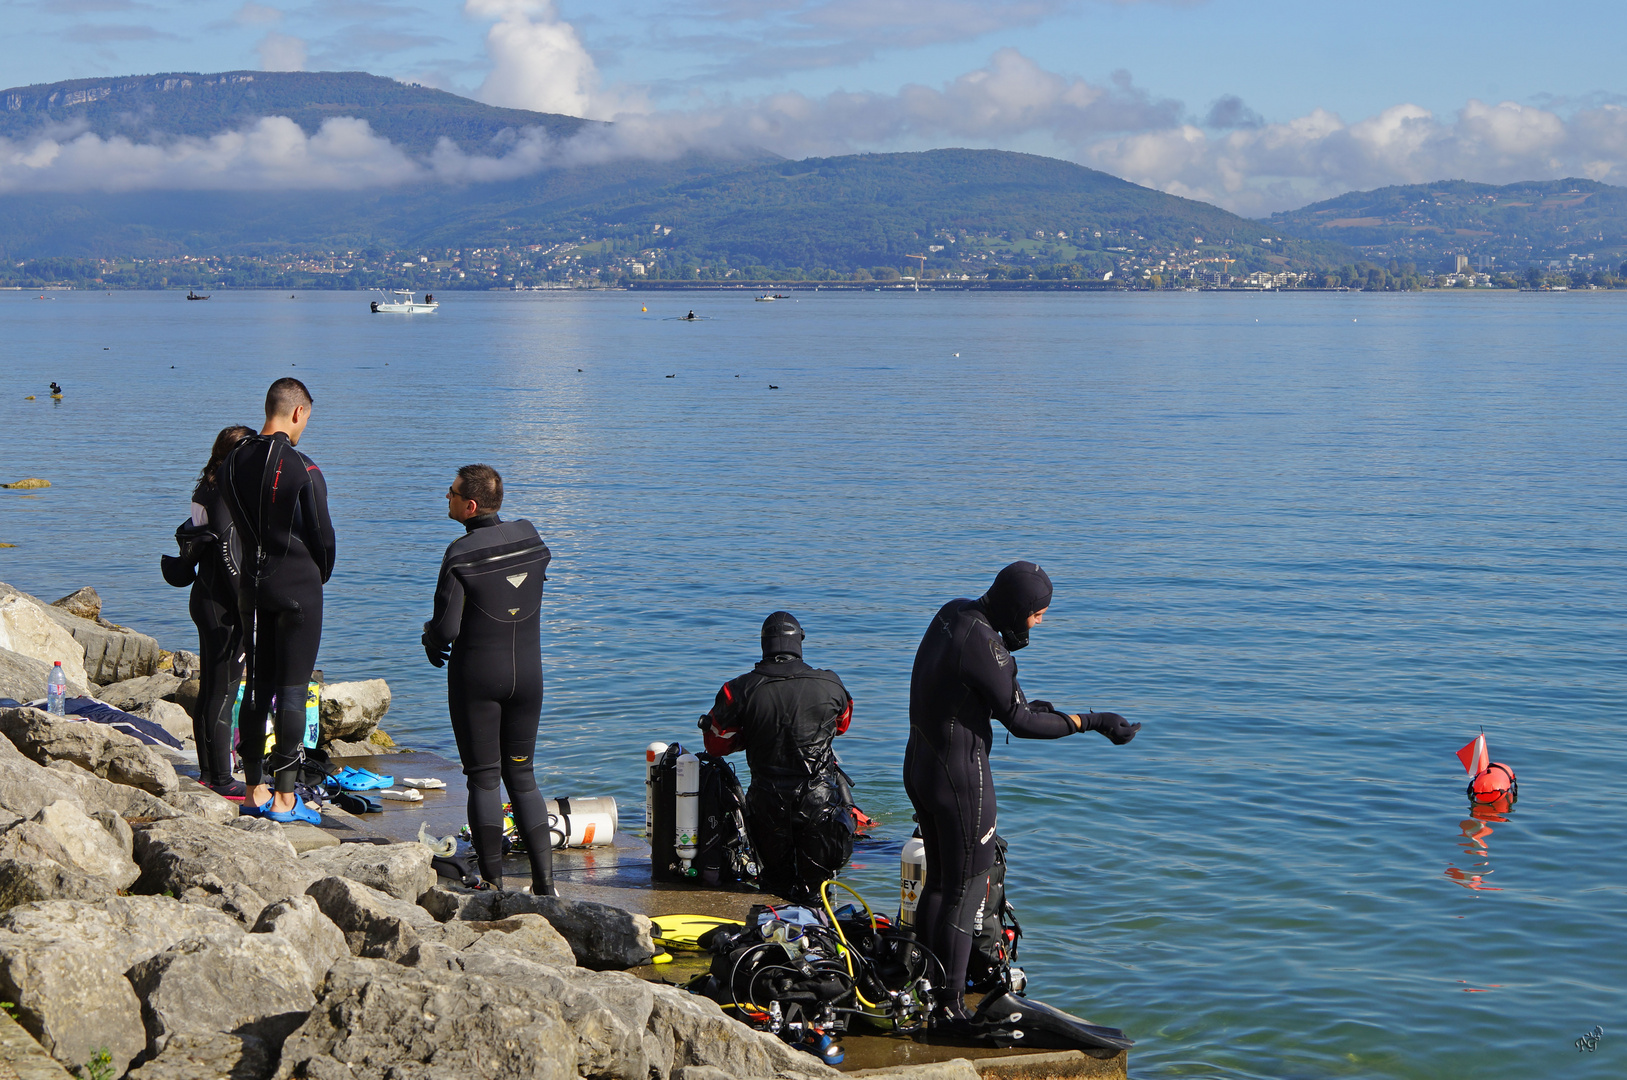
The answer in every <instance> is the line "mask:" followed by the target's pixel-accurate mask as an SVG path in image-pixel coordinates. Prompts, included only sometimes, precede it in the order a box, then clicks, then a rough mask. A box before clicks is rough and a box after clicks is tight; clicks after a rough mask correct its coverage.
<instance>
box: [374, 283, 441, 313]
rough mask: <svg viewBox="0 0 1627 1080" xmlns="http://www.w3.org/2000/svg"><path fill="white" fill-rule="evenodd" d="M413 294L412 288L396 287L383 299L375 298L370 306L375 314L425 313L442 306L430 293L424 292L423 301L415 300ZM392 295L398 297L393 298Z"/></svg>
mask: <svg viewBox="0 0 1627 1080" xmlns="http://www.w3.org/2000/svg"><path fill="white" fill-rule="evenodd" d="M381 295H383V294H382V293H381ZM412 295H413V294H412V290H411V289H396V290H395V291H394V292H392V293H390V294H389V296H385V298H384V299H383V300H374V301H373V302H372V303H371V304H370V305H368V306H369V309H370V310H371V311H372V312H373V314H375V315H425V314H429V313H431V312H433V311H435V309H436V308H438V307H440V306H441V305H440V304H438V303H436V301H435V297H434V296H432V295H430V294H429V293H425V294H424V299H423V301H422V302H419V301H417V300H414V299H413V298H412ZM390 296H394V297H397V299H395V300H391V299H390Z"/></svg>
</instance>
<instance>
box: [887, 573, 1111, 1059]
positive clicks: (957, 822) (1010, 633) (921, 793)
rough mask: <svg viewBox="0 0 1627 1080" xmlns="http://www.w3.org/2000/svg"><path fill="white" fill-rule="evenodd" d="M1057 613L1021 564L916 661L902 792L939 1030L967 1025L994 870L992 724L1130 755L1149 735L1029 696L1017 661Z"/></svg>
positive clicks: (949, 608)
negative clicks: (1128, 747) (936, 981)
mask: <svg viewBox="0 0 1627 1080" xmlns="http://www.w3.org/2000/svg"><path fill="white" fill-rule="evenodd" d="M1050 603H1051V579H1050V577H1049V576H1047V575H1046V573H1045V571H1044V570H1042V569H1040V568H1039V567H1038V566H1037V565H1035V564H1034V563H1031V562H1015V563H1012V564H1011V565H1010V566H1008V567H1006V568H1005V569H1004V570H1001V571H1000V573H999V576H997V577H996V578H995V579H994V584H993V585H992V586H991V587H990V588H989V591H988V592H986V593H984V594H983V596H982V597H980V598H979V599H977V600H964V599H962V600H951V601H949V603H947V604H945V605H944V606H943V607H941V608H939V609H938V613H937V614H936V615H934V616H933V617H932V624H931V625H930V626H928V627H927V631H926V635H925V636H924V637H923V638H922V639H921V646H920V648H919V649H918V650H917V651H916V653H915V669H914V671H913V672H912V673H911V676H910V737H909V744H908V746H907V747H906V748H905V751H904V789H905V791H907V792H908V793H909V797H910V802H911V803H913V804H914V805H915V815H916V820H917V821H919V822H920V825H921V838H922V839H923V840H924V841H925V842H926V865H927V869H926V880H925V882H923V884H922V889H921V896H920V902H919V906H918V907H917V909H916V916H915V924H916V926H917V927H918V928H919V931H920V934H921V938H922V942H923V944H925V945H926V947H927V948H928V949H930V950H931V951H932V952H933V954H934V955H936V956H937V957H938V958H939V959H940V960H941V961H942V962H943V965H944V971H945V985H944V990H945V996H944V998H943V999H940V1001H939V1003H938V1005H939V1008H940V1010H941V1012H940V1014H939V1018H940V1020H942V1021H944V1022H946V1023H947V1024H949V1025H951V1026H954V1025H963V1024H965V1023H966V1022H967V1020H968V1014H967V1012H966V965H967V962H968V961H969V960H970V958H971V950H972V938H973V936H974V935H975V934H976V932H977V918H978V913H979V910H980V909H981V907H982V905H983V901H984V898H985V897H986V896H987V895H988V888H989V871H990V869H992V868H993V866H994V829H995V801H994V777H993V775H992V774H991V773H990V771H989V747H990V745H991V744H992V743H993V741H994V729H993V726H992V725H991V723H990V721H991V720H992V719H997V720H999V721H1000V723H1002V724H1004V725H1005V727H1006V730H1008V731H1010V732H1011V733H1012V734H1013V735H1015V736H1017V737H1018V738H1019V739H1060V738H1062V737H1064V736H1067V735H1073V734H1075V733H1077V732H1082V731H1100V732H1101V733H1102V734H1103V735H1105V736H1107V737H1108V738H1109V739H1111V740H1112V741H1113V742H1114V743H1115V744H1117V745H1121V746H1122V745H1123V744H1124V743H1127V742H1129V741H1130V740H1131V739H1133V738H1135V733H1136V732H1137V731H1138V730H1140V728H1141V725H1140V724H1132V723H1130V722H1129V721H1128V720H1126V719H1125V718H1124V717H1122V716H1120V715H1119V714H1117V713H1064V712H1062V711H1061V710H1059V709H1056V708H1053V707H1052V705H1051V703H1050V702H1048V701H1029V700H1028V699H1027V698H1026V697H1024V696H1023V690H1022V687H1021V686H1019V685H1018V684H1017V661H1016V660H1015V659H1013V657H1012V655H1011V654H1012V653H1013V652H1015V651H1016V650H1018V649H1021V648H1023V647H1025V646H1026V645H1027V644H1028V632H1029V631H1030V630H1031V629H1033V628H1034V627H1035V626H1037V625H1038V624H1039V622H1040V620H1041V619H1043V618H1044V616H1045V609H1046V608H1047V607H1049V606H1050Z"/></svg>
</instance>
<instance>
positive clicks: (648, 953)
mask: <svg viewBox="0 0 1627 1080" xmlns="http://www.w3.org/2000/svg"><path fill="white" fill-rule="evenodd" d="M501 895H502V898H501V899H500V900H499V901H498V903H497V917H498V918H501V919H506V918H509V917H511V916H514V915H523V914H527V913H530V914H535V915H541V916H542V917H543V918H545V919H547V920H548V922H549V923H550V924H552V926H553V928H554V929H555V930H557V931H559V933H560V935H561V936H562V937H563V938H564V939H565V940H566V942H568V943H569V944H570V947H571V952H572V953H573V954H574V955H575V956H576V962H577V964H579V965H580V966H582V967H585V968H591V969H592V970H594V971H620V970H622V969H624V968H630V967H638V966H639V965H640V964H647V963H649V962H650V960H651V959H653V958H654V956H655V942H654V941H653V940H651V937H650V934H651V930H652V929H653V924H652V923H651V922H650V920H649V918H648V917H646V916H644V915H638V914H635V913H633V912H630V911H623V910H621V909H620V908H615V907H611V906H610V905H608V904H595V903H593V902H592V901H589V900H565V899H562V898H560V897H557V896H533V895H531V894H530V893H522V892H508V893H503V894H501Z"/></svg>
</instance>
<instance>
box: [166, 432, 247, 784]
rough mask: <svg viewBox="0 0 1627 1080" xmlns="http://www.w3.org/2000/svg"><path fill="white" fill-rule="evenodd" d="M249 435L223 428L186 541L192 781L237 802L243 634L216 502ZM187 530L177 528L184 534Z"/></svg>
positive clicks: (234, 569)
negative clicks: (193, 676) (194, 637)
mask: <svg viewBox="0 0 1627 1080" xmlns="http://www.w3.org/2000/svg"><path fill="white" fill-rule="evenodd" d="M253 434H254V429H253V428H250V427H245V426H243V425H242V424H233V425H232V426H231V427H227V428H222V429H221V431H220V434H218V435H216V436H215V445H214V447H213V448H212V449H210V451H209V463H208V464H207V465H205V466H204V467H203V471H202V472H200V473H199V474H198V484H197V487H196V488H194V489H193V491H192V519H191V526H192V528H191V535H192V537H193V540H194V543H195V546H194V548H193V552H194V553H195V554H196V556H197V575H198V576H197V579H196V580H195V581H194V582H193V583H192V597H191V601H190V603H189V604H188V608H189V610H190V611H191V613H192V621H193V622H194V623H195V624H196V625H197V627H198V658H199V661H200V663H199V671H198V700H197V701H196V702H195V703H194V704H193V706H192V737H193V739H194V741H196V742H197V744H198V774H199V779H201V780H202V781H203V783H204V785H205V786H206V787H208V788H210V789H212V790H213V791H215V792H216V793H218V794H220V795H223V796H225V797H226V798H228V799H233V800H236V801H242V798H243V791H244V788H243V781H241V780H236V779H233V777H232V706H233V704H235V702H236V699H237V684H238V682H239V681H240V680H241V679H242V678H243V632H242V624H241V621H240V620H239V618H238V614H237V573H238V566H237V562H236V559H237V554H236V551H235V548H236V545H235V544H233V542H232V518H231V514H230V513H229V512H228V511H227V509H226V502H225V500H224V499H222V498H221V494H220V488H219V486H218V484H217V477H216V474H217V472H218V470H219V469H220V463H221V462H222V461H224V460H225V459H226V455H227V454H229V453H231V452H232V449H233V448H234V447H236V446H237V444H238V443H239V442H241V441H242V440H243V439H244V438H245V437H246V436H249V435H253ZM184 528H185V527H184V526H183V529H184Z"/></svg>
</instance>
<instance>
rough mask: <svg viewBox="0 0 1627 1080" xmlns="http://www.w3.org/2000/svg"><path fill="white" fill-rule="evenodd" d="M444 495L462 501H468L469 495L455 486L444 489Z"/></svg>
mask: <svg viewBox="0 0 1627 1080" xmlns="http://www.w3.org/2000/svg"><path fill="white" fill-rule="evenodd" d="M446 497H447V498H448V499H462V500H463V501H464V502H468V501H469V496H467V495H465V494H464V493H463V492H461V491H459V490H458V489H457V488H455V487H449V488H447V489H446Z"/></svg>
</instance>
